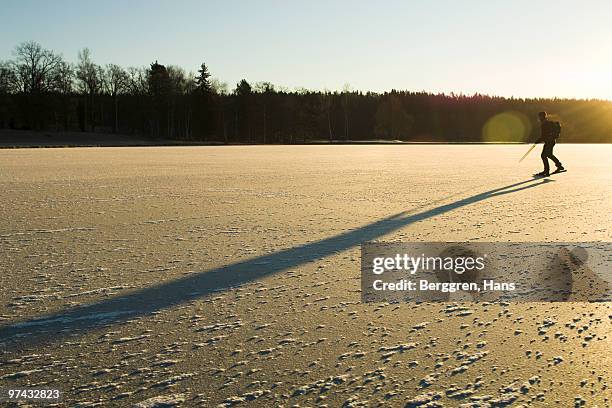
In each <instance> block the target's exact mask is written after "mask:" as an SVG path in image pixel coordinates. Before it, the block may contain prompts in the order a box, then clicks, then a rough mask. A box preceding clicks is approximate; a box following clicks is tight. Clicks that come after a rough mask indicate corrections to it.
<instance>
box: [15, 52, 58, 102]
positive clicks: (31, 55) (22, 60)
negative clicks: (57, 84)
mask: <svg viewBox="0 0 612 408" xmlns="http://www.w3.org/2000/svg"><path fill="white" fill-rule="evenodd" d="M13 54H14V56H15V60H14V61H13V64H14V66H15V72H16V73H17V80H18V81H19V88H20V90H21V91H22V92H25V93H29V94H37V93H43V92H46V91H50V90H52V89H53V86H54V79H55V75H56V70H57V69H58V68H59V66H60V64H61V62H62V58H61V56H59V55H57V54H55V53H54V52H53V51H51V50H46V49H44V48H43V47H42V46H41V45H40V44H39V43H37V42H34V41H28V42H24V43H21V44H20V45H18V46H17V47H16V48H15V50H14V51H13Z"/></svg>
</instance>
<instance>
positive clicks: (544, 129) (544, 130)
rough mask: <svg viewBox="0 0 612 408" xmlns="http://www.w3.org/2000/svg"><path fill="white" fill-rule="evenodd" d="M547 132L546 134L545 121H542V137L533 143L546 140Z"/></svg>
mask: <svg viewBox="0 0 612 408" xmlns="http://www.w3.org/2000/svg"><path fill="white" fill-rule="evenodd" d="M545 134H546V128H545V123H542V126H540V137H539V138H538V139H537V140H536V141H535V142H533V143H534V144H538V143H542V142H543V141H544V136H545Z"/></svg>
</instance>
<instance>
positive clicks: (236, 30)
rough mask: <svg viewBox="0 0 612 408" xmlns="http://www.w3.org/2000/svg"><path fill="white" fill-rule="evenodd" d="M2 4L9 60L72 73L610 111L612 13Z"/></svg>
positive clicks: (445, 6) (346, 4)
mask: <svg viewBox="0 0 612 408" xmlns="http://www.w3.org/2000/svg"><path fill="white" fill-rule="evenodd" d="M0 1H1V5H0V9H1V10H2V11H1V13H0V18H1V21H2V24H1V25H0V60H6V59H10V58H12V55H11V53H12V50H13V48H14V47H15V45H17V44H18V43H19V42H22V41H25V40H35V41H38V42H40V43H41V44H42V45H43V46H45V47H47V48H51V49H53V50H55V51H57V52H60V53H62V54H63V55H64V57H65V58H66V59H67V60H69V61H75V60H76V55H77V51H78V50H79V49H80V48H83V47H89V48H90V49H91V51H92V54H93V58H94V60H95V61H96V62H97V63H99V64H106V63H109V62H114V63H118V64H120V65H123V66H130V65H135V66H142V65H147V64H149V63H150V62H152V61H154V60H158V61H159V62H160V63H162V64H173V65H179V66H182V67H183V68H185V69H186V70H194V71H195V70H196V69H197V67H198V66H199V64H200V63H201V62H202V61H205V62H206V63H207V65H208V66H209V69H210V71H211V73H212V75H213V76H214V77H217V78H219V79H220V80H222V81H225V82H228V83H229V85H230V87H232V88H233V86H234V84H235V83H236V82H237V81H238V80H239V79H241V78H246V79H247V80H249V81H250V82H256V81H270V82H272V83H275V84H279V85H283V86H287V87H290V88H294V87H306V88H313V89H322V88H329V89H341V88H342V86H343V84H345V83H349V84H350V85H351V86H352V88H354V89H361V90H373V91H383V90H388V89H391V88H396V89H409V90H427V91H434V92H438V91H440V92H451V91H453V92H463V93H473V92H481V93H488V94H497V95H505V96H510V95H514V96H545V97H549V96H560V97H582V98H607V99H612V28H611V27H612V25H611V24H609V20H610V16H611V15H612V2H609V1H583V2H578V1H526V0H513V1H496V0H488V1H476V0H464V1H433V0H432V1H425V0H423V1H386V2H383V1H380V2H379V1H300V2H298V1H284V2H283V1H265V0H258V1H221V0H219V1H216V2H206V1H175V2H171V1H155V0H148V1H141V0H138V1H112V0H105V1H100V2H93V1H87V0H79V1H68V0H65V1H63V0H55V1H27V0H21V1H18V0H14V1H9V0H0Z"/></svg>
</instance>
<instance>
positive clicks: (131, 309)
mask: <svg viewBox="0 0 612 408" xmlns="http://www.w3.org/2000/svg"><path fill="white" fill-rule="evenodd" d="M536 181H538V180H537V179H535V180H534V179H529V180H525V181H521V182H518V183H514V184H510V185H507V186H504V187H500V188H496V189H493V190H489V191H486V192H483V193H479V194H476V195H473V196H470V197H467V198H463V199H461V200H458V201H455V202H452V203H449V204H444V205H440V206H437V207H435V208H432V209H429V210H426V211H421V212H416V213H415V212H414V211H415V210H413V211H412V212H401V213H398V214H395V215H393V216H390V217H387V218H384V219H382V220H380V221H376V222H374V223H371V224H368V225H365V226H363V227H360V228H357V229H354V230H351V231H348V232H344V233H341V234H338V235H335V236H333V237H330V238H326V239H322V240H320V241H315V242H311V243H308V244H304V245H301V246H298V247H294V248H289V249H284V250H281V251H278V252H275V253H272V254H268V255H261V256H258V257H255V258H252V259H248V260H245V261H241V262H236V263H234V264H231V265H227V266H224V267H220V268H216V269H211V270H208V271H204V272H201V273H197V274H194V275H190V276H186V277H184V278H180V279H176V280H172V281H170V282H163V283H160V284H159V285H156V286H152V287H148V288H144V289H140V290H136V291H133V292H131V293H127V294H122V295H119V296H116V297H113V298H110V299H106V300H101V301H98V302H95V303H91V304H89V305H86V306H79V307H73V308H68V309H65V310H62V311H59V312H56V313H51V314H48V315H46V316H43V317H41V318H35V319H26V320H23V321H20V322H15V323H12V324H8V325H3V326H0V344H1V343H2V342H4V347H3V348H4V349H5V350H6V349H11V350H17V349H22V348H26V347H28V346H33V345H35V344H40V343H52V342H56V341H59V340H60V339H61V338H62V337H65V336H66V335H67V334H70V333H72V332H78V331H81V332H83V331H85V330H87V329H93V328H96V327H100V326H103V325H107V324H111V323H120V322H123V321H126V320H128V319H132V318H135V317H139V316H143V315H147V314H150V313H151V312H155V311H159V310H162V309H166V308H169V307H172V306H176V305H180V304H183V303H186V302H189V301H192V300H194V299H198V298H202V297H205V296H207V295H209V294H211V293H214V292H218V291H221V290H223V289H227V288H230V287H234V286H238V285H241V284H244V283H247V282H251V281H254V280H257V279H261V278H263V277H265V276H268V275H271V274H274V273H277V272H279V271H282V270H285V269H289V268H292V267H296V266H298V265H302V264H304V263H307V262H310V261H314V260H316V259H319V258H322V257H325V256H329V255H331V254H333V253H335V252H338V251H343V250H346V249H349V248H351V247H354V246H357V245H360V244H361V243H362V242H366V241H371V240H375V239H377V238H380V237H382V236H383V235H386V234H389V233H391V232H393V231H396V230H398V229H400V228H402V227H405V226H408V225H410V224H413V223H415V222H418V221H422V220H425V219H428V218H431V217H435V216H437V215H440V214H444V213H447V212H449V211H452V210H455V209H457V208H461V207H464V206H467V205H470V204H474V203H478V202H480V201H483V200H486V199H489V198H493V197H498V196H501V195H504V194H510V193H515V192H518V191H521V190H526V189H529V188H533V187H536V186H540V185H543V184H546V183H548V182H551V181H552V180H549V179H542V180H540V181H539V182H536ZM530 182H534V183H531V184H529V183H530ZM439 201H443V200H439ZM428 205H431V203H430V204H428ZM416 210H418V208H417V209H416Z"/></svg>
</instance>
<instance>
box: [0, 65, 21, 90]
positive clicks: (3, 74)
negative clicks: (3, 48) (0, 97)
mask: <svg viewBox="0 0 612 408" xmlns="http://www.w3.org/2000/svg"><path fill="white" fill-rule="evenodd" d="M18 82H19V81H18V79H17V75H16V74H15V69H14V67H13V65H12V64H11V63H10V62H6V61H2V62H0V94H12V93H16V92H19V90H20V89H19V84H18Z"/></svg>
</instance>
